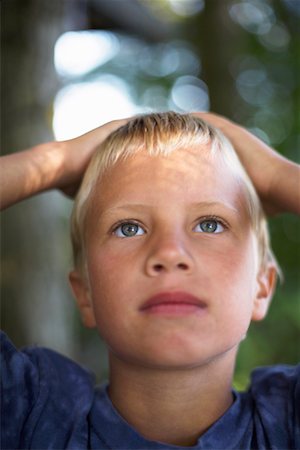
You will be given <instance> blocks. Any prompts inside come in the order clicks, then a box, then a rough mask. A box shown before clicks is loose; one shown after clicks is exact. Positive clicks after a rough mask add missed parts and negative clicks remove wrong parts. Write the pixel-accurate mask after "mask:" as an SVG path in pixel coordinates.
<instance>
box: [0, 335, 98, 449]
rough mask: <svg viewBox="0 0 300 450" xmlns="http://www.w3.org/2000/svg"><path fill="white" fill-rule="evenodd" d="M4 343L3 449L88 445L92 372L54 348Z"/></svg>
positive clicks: (92, 394)
mask: <svg viewBox="0 0 300 450" xmlns="http://www.w3.org/2000/svg"><path fill="white" fill-rule="evenodd" d="M1 343H2V353H1V358H2V362H1V369H2V376H1V383H2V385H1V389H2V403H1V404H2V412H1V426H2V436H1V441H2V442H1V449H2V450H4V449H10V450H11V449H17V448H22V449H25V448H31V449H39V450H40V449H46V448H47V449H67V448H70V449H72V450H73V449H74V448H76V449H77V450H79V449H86V448H88V447H87V442H88V421H87V417H88V414H89V411H90V408H91V405H92V402H93V397H94V381H93V377H92V376H91V374H90V373H89V372H87V371H86V370H85V369H84V368H82V367H80V366H79V365H78V364H76V363H75V362H74V361H72V360H70V359H68V358H66V357H65V356H63V355H60V354H59V353H56V352H54V351H52V350H49V349H46V348H41V347H30V348H26V349H23V350H17V349H16V348H15V347H14V345H13V344H12V343H11V342H10V340H9V339H8V338H7V337H6V336H5V334H2V335H1Z"/></svg>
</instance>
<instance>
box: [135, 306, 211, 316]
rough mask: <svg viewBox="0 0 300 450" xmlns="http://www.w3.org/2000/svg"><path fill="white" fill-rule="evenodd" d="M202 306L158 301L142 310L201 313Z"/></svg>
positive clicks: (174, 313) (169, 313) (148, 312)
mask: <svg viewBox="0 0 300 450" xmlns="http://www.w3.org/2000/svg"><path fill="white" fill-rule="evenodd" d="M204 310H205V308H204V307H201V306H199V305H196V304H192V303H159V304H157V305H153V306H149V307H148V308H145V309H144V310H143V312H144V313H147V314H157V315H173V316H185V315H189V314H199V313H203V311H204Z"/></svg>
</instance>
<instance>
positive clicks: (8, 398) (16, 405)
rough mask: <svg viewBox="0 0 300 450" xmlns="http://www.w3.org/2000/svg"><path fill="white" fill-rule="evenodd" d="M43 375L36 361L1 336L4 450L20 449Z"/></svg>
mask: <svg viewBox="0 0 300 450" xmlns="http://www.w3.org/2000/svg"><path fill="white" fill-rule="evenodd" d="M38 389H39V373H38V369H37V367H36V366H35V364H34V363H33V361H32V360H31V359H30V358H29V357H28V356H27V355H26V354H25V353H23V352H21V351H18V350H17V349H16V348H15V347H14V345H13V344H12V343H11V341H10V340H9V339H8V338H7V336H6V335H5V334H4V333H3V332H1V430H2V432H1V448H2V449H15V448H19V443H20V435H21V431H22V428H23V426H24V423H25V422H26V418H27V417H28V416H29V414H30V411H31V410H32V409H33V406H34V404H35V402H36V399H37V396H38Z"/></svg>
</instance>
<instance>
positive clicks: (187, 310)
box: [140, 292, 207, 316]
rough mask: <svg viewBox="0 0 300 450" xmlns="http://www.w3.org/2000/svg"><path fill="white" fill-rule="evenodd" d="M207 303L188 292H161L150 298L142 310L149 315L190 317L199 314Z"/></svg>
mask: <svg viewBox="0 0 300 450" xmlns="http://www.w3.org/2000/svg"><path fill="white" fill-rule="evenodd" d="M206 308H207V303H206V302H204V301H203V300H201V299H199V298H198V297H195V296H193V295H191V294H189V293H187V292H161V293H159V294H156V295H155V296H153V297H151V298H149V299H148V300H147V301H146V302H145V303H144V304H143V305H142V306H141V308H140V311H141V312H143V313H147V314H161V315H179V316H180V315H188V314H199V313H203V311H204V310H205V309H206Z"/></svg>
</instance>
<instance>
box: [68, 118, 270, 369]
mask: <svg viewBox="0 0 300 450" xmlns="http://www.w3.org/2000/svg"><path fill="white" fill-rule="evenodd" d="M72 243H73V251H74V261H75V271H74V272H73V273H72V275H71V283H72V286H73V290H74V292H75V296H76V297H77V300H78V303H79V307H80V309H81V313H82V316H83V319H84V322H85V323H86V325H88V326H95V325H96V324H97V326H98V328H99V330H100V332H101V334H102V335H103V337H104V339H105V340H106V341H107V343H108V345H109V347H110V348H111V349H112V353H113V354H115V355H118V356H120V355H121V354H122V357H128V358H131V360H133V359H135V358H137V360H139V361H140V360H141V358H142V359H143V358H145V354H147V358H146V364H148V363H149V364H152V363H153V360H152V359H151V358H152V356H151V355H154V356H153V357H154V358H155V354H156V353H157V354H159V356H157V358H158V359H156V360H155V361H156V362H158V361H159V362H158V364H164V362H166V364H171V365H172V364H180V360H181V357H180V350H179V349H180V348H181V350H182V361H189V364H194V363H195V361H196V360H197V357H196V356H195V357H194V355H195V354H198V353H199V351H200V350H199V348H200V347H199V342H200V341H201V342H203V345H204V347H205V349H204V348H203V349H202V350H203V351H202V356H203V354H204V355H206V352H208V353H207V355H206V356H204V359H205V358H210V357H212V356H211V355H215V356H216V355H217V354H218V353H220V354H221V353H222V351H223V350H224V351H228V350H229V349H231V348H234V347H235V346H236V345H238V343H239V342H240V340H241V339H242V338H243V336H244V334H245V333H246V331H247V328H248V326H249V322H250V320H251V319H254V320H260V319H262V318H263V317H264V315H265V314H266V311H267V307H268V303H269V300H270V298H271V295H272V290H273V287H274V283H275V278H276V276H275V271H276V269H275V268H276V263H275V261H274V258H273V255H272V252H271V249H270V245H269V236H268V230H267V224H266V219H265V216H264V213H263V211H262V208H261V204H260V201H259V199H258V196H257V194H256V192H255V189H254V187H253V185H252V183H251V181H250V179H249V178H248V176H247V174H246V173H245V171H244V169H243V167H242V165H241V163H240V162H239V159H238V158H237V156H236V153H235V151H234V149H233V148H232V146H231V144H230V143H229V142H228V141H227V140H226V139H225V137H224V136H223V135H222V134H221V133H220V132H219V131H217V130H216V129H215V128H213V127H212V126H210V125H208V124H207V123H205V122H204V121H202V120H201V119H199V118H196V117H193V116H191V115H180V114H177V113H173V112H169V113H161V114H149V115H144V116H140V117H136V118H134V119H132V120H130V121H129V122H128V123H127V124H126V125H124V126H122V127H121V128H119V129H118V130H116V131H115V132H113V133H112V134H111V135H110V136H109V137H108V138H107V139H106V140H105V141H104V142H103V143H102V144H101V145H100V147H99V149H98V150H97V151H96V153H95V155H94V156H93V158H92V161H91V163H90V165H89V167H88V169H87V172H86V174H85V177H84V179H83V182H82V186H81V188H80V191H79V193H78V196H77V199H76V202H75V206H74V210H73V215H72ZM186 293H188V294H191V295H193V296H194V297H195V298H196V299H198V300H195V301H196V302H197V301H199V304H198V305H197V307H195V308H194V309H196V310H197V311H196V313H195V311H194V312H193V311H190V310H189V307H187V308H186V310H184V309H182V310H181V309H180V308H181V307H179V306H178V307H176V308H177V309H178V311H177V310H176V311H177V312H176V311H174V310H173V311H171V312H170V311H168V308H167V311H164V310H160V309H159V308H158V310H157V309H155V308H154V309H151V308H150V309H147V308H146V307H145V304H146V303H147V301H148V300H149V298H153V296H156V297H157V294H159V295H160V294H163V297H162V298H167V299H169V300H168V301H167V303H168V302H169V303H170V302H171V303H172V302H173V300H172V299H173V297H174V299H175V300H176V301H175V300H174V302H175V303H176V302H177V301H178V298H179V299H180V298H181V297H182V295H183V297H184V296H185V295H186ZM165 294H166V297H164V295H165ZM176 296H177V297H176ZM170 299H171V300H170ZM193 301H194V300H192V302H193ZM174 302H173V303H174ZM187 303H189V300H187ZM173 306H174V305H173ZM185 306H186V305H185ZM190 306H191V305H190ZM194 306H195V305H194ZM176 308H175V309H176ZM198 310H199V311H198ZM208 312H209V314H207V313H208ZM148 313H149V314H148ZM152 313H158V314H157V315H156V314H152ZM169 313H170V314H169ZM177 313H178V314H177ZM194 313H195V314H194ZM199 313H201V314H200V315H199ZM206 314H207V318H204V317H206ZM202 316H203V317H202ZM153 317H155V320H154V319H153ZM165 319H166V320H167V322H164V320H165ZM162 321H163V322H162ZM165 323H167V324H168V326H169V328H168V327H166V326H164V324H165ZM199 324H200V328H199ZM183 330H185V331H183ZM201 333H204V334H205V336H204V335H202V334H201ZM208 335H210V344H208V343H207V342H206V340H207V339H208V337H207V336H208ZM212 336H213V338H212ZM217 336H218V338H217ZM226 336H227V337H228V338H227V340H226ZM154 337H155V338H154ZM212 339H213V343H212ZM218 339H219V340H218ZM126 340H127V341H128V343H127V344H128V345H127V344H126ZM195 342H198V344H197V345H198V346H197V345H196V344H195ZM168 343H169V344H170V345H168ZM188 343H190V344H188ZM174 345H176V352H175V353H174V354H172V351H170V348H169V347H170V346H171V347H172V346H173V347H174ZM212 347H214V350H209V349H211V348H212ZM223 347H224V348H223ZM178 352H179V353H178ZM197 352H198V353H197ZM203 352H204V353H203ZM143 363H145V359H144V360H143Z"/></svg>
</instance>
